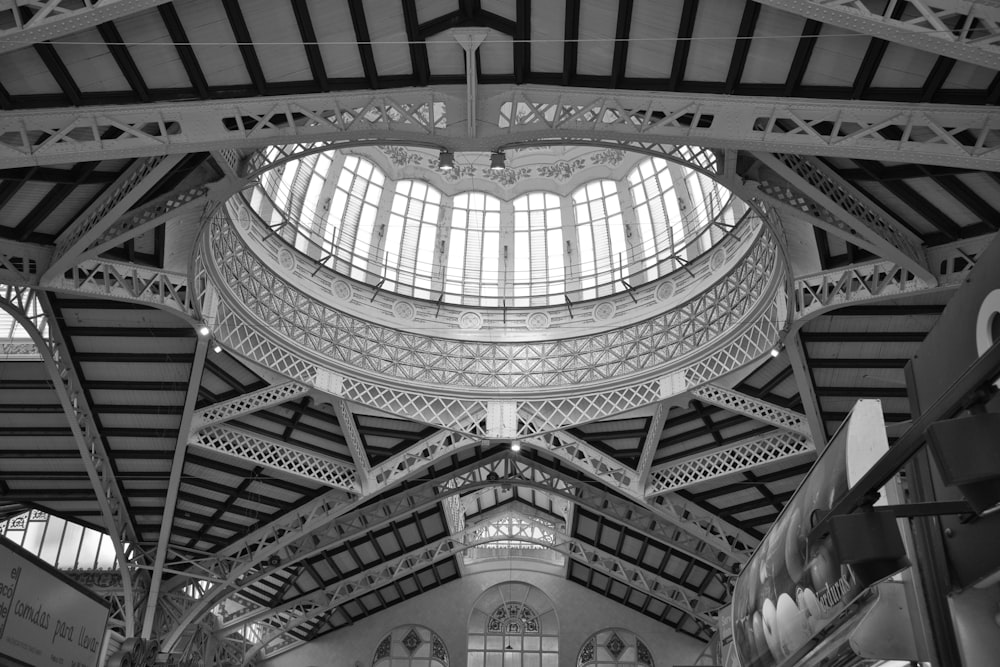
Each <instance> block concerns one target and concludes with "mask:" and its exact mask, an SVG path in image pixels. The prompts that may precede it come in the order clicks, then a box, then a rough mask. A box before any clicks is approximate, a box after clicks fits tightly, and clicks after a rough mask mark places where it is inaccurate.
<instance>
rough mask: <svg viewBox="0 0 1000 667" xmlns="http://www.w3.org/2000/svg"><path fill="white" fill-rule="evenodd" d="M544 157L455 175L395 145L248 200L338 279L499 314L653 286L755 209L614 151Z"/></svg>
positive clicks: (309, 171) (288, 176)
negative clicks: (504, 310)
mask: <svg viewBox="0 0 1000 667" xmlns="http://www.w3.org/2000/svg"><path fill="white" fill-rule="evenodd" d="M285 150H287V149H282V148H278V147H272V148H269V149H267V151H265V157H267V158H269V159H270V160H273V161H277V160H278V159H280V158H281V156H282V155H283V151H285ZM545 151H546V149H538V148H531V149H524V150H522V151H514V152H510V151H509V152H508V158H507V163H508V166H507V167H506V168H505V169H504V170H502V171H498V170H493V169H490V167H489V159H488V158H489V156H488V155H485V156H481V155H479V154H473V157H471V158H469V159H468V161H467V162H465V163H463V161H462V158H463V157H464V154H460V155H459V158H460V159H459V160H458V166H457V168H456V169H455V170H454V172H442V171H440V170H437V169H436V161H434V160H433V156H432V155H431V153H430V152H427V154H426V155H421V154H420V153H419V152H418V151H408V150H406V149H403V148H401V147H382V148H379V149H372V148H355V149H344V150H340V151H327V152H322V153H313V154H310V155H305V156H303V157H299V158H296V159H292V160H289V161H286V162H284V163H282V164H280V165H278V166H277V167H275V168H273V169H271V170H269V171H267V172H265V173H264V174H263V175H262V176H261V177H260V180H259V181H258V183H257V184H256V185H255V186H254V187H253V189H252V190H251V192H250V194H249V204H250V206H251V208H253V209H254V210H255V211H256V212H257V214H258V215H260V217H261V218H262V219H263V221H264V222H265V223H266V224H268V225H269V226H271V228H272V229H274V230H275V232H276V233H278V234H279V235H281V237H282V238H284V239H285V240H286V241H287V242H289V243H290V244H292V245H294V246H295V248H296V249H298V250H299V251H300V252H302V253H304V254H306V255H307V256H308V257H310V258H311V259H312V260H313V261H314V262H316V263H318V264H320V265H323V266H326V267H328V268H330V269H333V270H334V271H336V272H338V273H340V274H343V275H346V276H349V277H351V278H353V279H355V280H359V281H362V282H365V283H368V284H372V285H379V287H380V289H383V290H387V291H391V292H395V293H397V294H400V295H404V296H409V297H414V298H419V299H427V300H431V301H441V302H445V303H451V304H460V305H468V306H476V307H504V308H514V307H516V308H523V307H532V306H547V305H556V304H562V303H565V302H567V301H569V302H571V303H575V302H577V301H583V300H588V299H595V298H598V297H604V296H607V295H610V294H614V293H617V292H622V291H625V290H628V289H631V288H633V287H637V286H638V285H641V284H644V283H647V282H650V281H653V280H656V279H658V278H660V277H662V276H664V275H667V274H669V273H672V272H673V271H676V270H679V269H681V268H682V267H683V266H684V265H685V264H686V263H688V262H690V261H691V260H693V259H695V258H696V257H697V256H699V255H701V254H702V253H704V252H706V251H707V250H708V249H709V248H711V247H712V246H713V245H714V244H715V243H716V242H718V241H719V240H720V239H721V238H723V236H724V235H725V234H726V233H727V232H729V231H730V230H731V229H733V227H734V226H735V225H736V224H737V222H738V221H739V219H740V218H741V217H742V216H743V215H744V214H745V213H746V211H747V207H746V205H745V204H744V203H743V202H742V201H740V200H739V199H738V198H737V197H734V196H733V195H732V194H731V193H730V192H729V191H728V190H727V189H726V188H724V187H722V186H721V185H720V184H719V183H718V182H717V181H715V180H714V179H713V178H711V177H710V176H708V175H706V174H705V173H703V172H702V171H699V170H696V169H693V168H691V167H688V166H686V165H683V164H680V163H676V162H672V161H668V160H666V159H663V158H658V157H649V156H645V155H641V154H634V153H628V154H626V153H625V152H624V151H613V150H612V151H609V150H608V149H606V148H602V149H600V150H598V149H595V148H587V149H581V148H577V149H574V152H573V153H572V155H568V156H567V155H566V154H560V155H559V156H558V157H559V158H560V159H558V160H554V161H551V162H549V163H546V162H544V159H543V158H544V157H545ZM609 153H610V154H611V156H610V157H609ZM692 154H693V151H692ZM706 155H708V154H707V153H699V154H698V156H699V158H700V160H701V161H702V162H704V161H705V156H706ZM477 159H478V162H477ZM703 166H704V167H705V168H706V169H708V170H712V169H714V166H715V165H714V161H711V159H710V163H709V164H706V165H703ZM571 176H572V178H571ZM518 181H521V182H522V185H521V186H520V187H512V186H513V185H514V184H515V183H517V182H518Z"/></svg>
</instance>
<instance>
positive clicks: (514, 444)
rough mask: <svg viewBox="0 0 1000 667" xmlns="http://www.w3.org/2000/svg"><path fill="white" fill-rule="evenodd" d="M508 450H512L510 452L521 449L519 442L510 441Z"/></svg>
mask: <svg viewBox="0 0 1000 667" xmlns="http://www.w3.org/2000/svg"><path fill="white" fill-rule="evenodd" d="M510 451H512V452H519V451H521V443H519V442H512V443H510Z"/></svg>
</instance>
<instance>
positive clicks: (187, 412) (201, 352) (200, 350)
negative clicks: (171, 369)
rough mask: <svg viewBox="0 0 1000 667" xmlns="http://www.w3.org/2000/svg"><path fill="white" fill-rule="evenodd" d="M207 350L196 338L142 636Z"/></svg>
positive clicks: (147, 631) (159, 577)
mask: <svg viewBox="0 0 1000 667" xmlns="http://www.w3.org/2000/svg"><path fill="white" fill-rule="evenodd" d="M207 352H208V339H207V338H199V340H198V344H197V346H196V347H195V353H194V361H193V363H192V364H191V372H190V374H189V376H188V386H187V391H186V393H185V396H184V411H183V412H182V415H183V416H182V417H181V423H180V424H179V425H178V428H177V439H176V440H175V442H174V456H173V460H172V461H171V464H170V481H169V483H168V484H167V495H166V497H165V498H164V501H163V515H162V517H161V518H160V531H159V537H158V538H157V541H156V552H155V554H154V557H153V569H152V571H151V572H150V581H149V591H148V594H147V595H146V606H145V610H144V612H143V617H142V637H143V638H144V639H149V638H150V637H152V635H153V628H154V620H155V617H156V605H157V601H158V600H159V598H160V586H161V585H162V583H163V569H164V566H165V565H166V562H167V547H168V545H169V544H170V536H171V535H172V534H173V530H172V528H173V525H174V513H175V512H176V510H177V496H178V494H179V492H180V486H181V475H182V474H183V472H184V458H185V455H186V453H187V443H188V438H189V437H190V436H191V432H192V429H191V424H192V421H193V412H194V406H195V404H196V403H197V401H198V390H199V389H200V388H201V377H202V372H203V371H204V369H205V355H206V354H207Z"/></svg>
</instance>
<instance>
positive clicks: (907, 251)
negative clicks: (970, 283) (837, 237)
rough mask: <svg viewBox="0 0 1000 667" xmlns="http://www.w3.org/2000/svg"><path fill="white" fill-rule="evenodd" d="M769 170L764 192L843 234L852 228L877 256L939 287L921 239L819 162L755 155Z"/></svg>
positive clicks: (798, 157)
mask: <svg viewBox="0 0 1000 667" xmlns="http://www.w3.org/2000/svg"><path fill="white" fill-rule="evenodd" d="M755 157H756V158H757V159H758V160H759V161H760V162H761V163H762V164H764V165H765V166H766V167H767V171H768V172H769V173H768V174H767V175H766V180H765V181H763V182H762V183H761V184H760V190H761V192H763V193H765V194H767V195H770V196H772V197H775V198H776V199H778V200H779V201H782V202H784V203H786V204H789V205H791V206H793V207H794V208H796V209H798V210H800V211H802V212H803V213H805V214H807V215H808V216H812V217H815V218H819V219H821V220H823V221H824V222H826V223H827V224H828V225H831V226H833V227H836V228H839V229H841V230H847V229H850V230H852V231H853V232H855V233H856V234H857V235H858V236H859V237H860V238H861V239H864V240H865V241H867V242H868V245H869V246H870V247H871V248H873V249H874V251H875V252H876V254H878V255H879V256H881V257H884V258H886V259H888V260H891V261H893V262H897V263H899V264H901V265H902V266H905V267H906V268H907V269H908V270H909V271H912V272H913V273H914V274H916V275H917V276H919V277H920V278H922V279H924V280H926V281H928V282H934V276H933V274H932V273H931V272H930V271H929V270H928V268H927V263H926V258H925V255H924V251H923V248H922V245H921V241H920V239H919V237H917V236H916V235H915V234H914V233H913V232H911V231H909V230H908V229H906V228H905V227H903V226H902V225H901V224H899V223H898V222H896V221H895V219H893V217H892V216H891V215H890V214H889V213H888V212H887V211H885V210H883V209H882V208H881V207H880V206H879V205H878V204H876V203H875V202H873V201H872V200H870V199H869V198H868V197H867V196H865V195H864V194H863V193H861V192H859V191H858V190H857V189H856V188H855V187H854V186H852V185H851V184H850V183H848V182H847V181H845V180H844V179H843V178H841V177H840V176H838V175H837V174H836V173H835V172H834V171H833V170H832V169H829V168H828V167H826V166H824V165H822V164H820V163H819V161H817V160H810V159H809V158H807V157H803V156H801V155H793V154H790V153H778V154H774V155H771V154H767V153H755Z"/></svg>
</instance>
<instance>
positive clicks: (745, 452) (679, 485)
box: [647, 431, 815, 496]
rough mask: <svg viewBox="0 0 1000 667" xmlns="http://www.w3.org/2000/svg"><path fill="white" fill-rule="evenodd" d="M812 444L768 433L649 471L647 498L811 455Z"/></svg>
mask: <svg viewBox="0 0 1000 667" xmlns="http://www.w3.org/2000/svg"><path fill="white" fill-rule="evenodd" d="M814 451H815V449H814V448H813V445H812V441H811V440H810V439H809V438H808V437H806V436H805V435H801V434H797V433H789V432H787V431H772V432H770V433H767V434H765V435H762V436H756V437H753V438H748V439H746V440H742V441H740V442H736V443H733V444H731V445H727V446H725V447H723V448H720V449H717V450H714V451H712V452H709V453H707V454H698V455H695V456H693V457H690V458H685V459H682V460H680V461H671V462H670V463H666V464H664V465H662V466H657V467H656V468H653V469H652V470H651V471H650V474H649V488H648V489H647V494H648V495H650V496H653V495H658V494H661V493H666V492H668V491H677V490H678V489H683V488H686V487H689V486H694V485H695V484H700V483H701V482H705V481H708V480H712V479H718V478H720V477H726V476H729V475H732V474H735V473H738V472H742V471H744V470H753V469H755V468H759V467H760V466H764V465H768V464H770V463H774V462H775V461H782V460H785V459H789V458H793V457H799V456H803V455H806V454H812V453H813V452H814Z"/></svg>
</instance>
